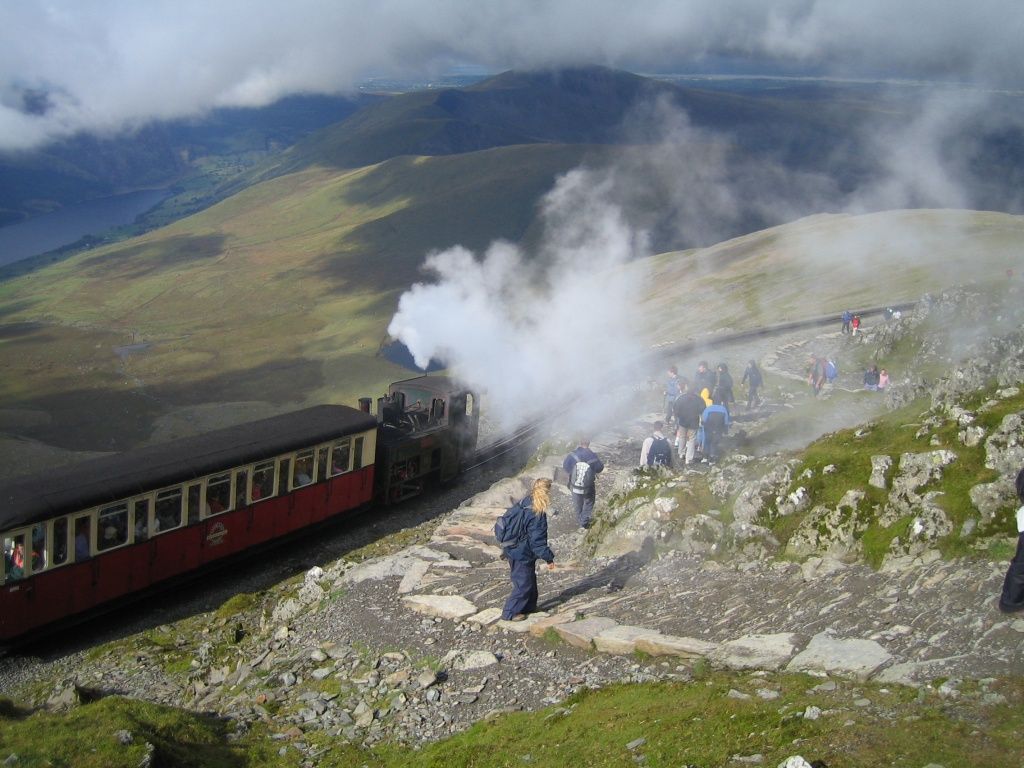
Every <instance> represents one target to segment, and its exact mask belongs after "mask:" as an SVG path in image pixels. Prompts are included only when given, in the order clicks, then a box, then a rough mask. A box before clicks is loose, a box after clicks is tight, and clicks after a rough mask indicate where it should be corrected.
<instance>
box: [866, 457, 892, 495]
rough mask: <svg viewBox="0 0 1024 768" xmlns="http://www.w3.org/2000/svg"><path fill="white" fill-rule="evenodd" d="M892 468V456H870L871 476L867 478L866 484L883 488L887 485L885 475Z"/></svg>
mask: <svg viewBox="0 0 1024 768" xmlns="http://www.w3.org/2000/svg"><path fill="white" fill-rule="evenodd" d="M891 468H892V456H886V455H884V454H882V455H881V456H872V457H871V477H869V478H868V485H870V486H872V487H873V488H881V489H883V490H884V489H885V488H887V487H888V482H887V481H886V475H887V474H888V473H889V470H890V469H891Z"/></svg>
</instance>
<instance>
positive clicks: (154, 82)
mask: <svg viewBox="0 0 1024 768" xmlns="http://www.w3.org/2000/svg"><path fill="white" fill-rule="evenodd" d="M1021 39H1024V4H1021V3H1019V2H1017V0H981V1H980V2H975V3H964V2H962V0H904V1H903V2H900V3H893V2H891V0H857V1H856V2H854V1H853V0H847V1H844V0H773V1H771V2H764V0H636V2H632V3H622V2H620V1H619V0H555V1H553V2H544V3H540V2H529V3H480V2H475V0H437V1H436V2H431V3H425V2H421V0H289V1H288V2H282V1H281V0H248V1H247V2H240V0H220V1H219V2H214V3H211V2H207V0H173V2H172V0H148V2H145V3H139V2H131V0H91V2H79V1H78V0H18V1H17V2H13V1H11V2H7V3H4V5H3V18H2V24H0V148H7V149H10V148H17V147H31V146H35V145H38V144H40V143H42V142H45V141H47V140H49V139H52V138H55V137H60V136H66V135H68V134H70V133H73V132H75V131H78V130H91V131H107V132H110V131H116V130H119V129H124V128H129V127H131V126H135V125H140V124H142V123H145V122H146V121H149V120H151V119H154V118H170V117H178V116H187V115H193V114H197V113H201V112H202V111H204V110H208V109H210V108H213V107H217V106H257V105H263V104H267V103H269V102H271V101H273V100H275V99H277V98H280V97H281V96H284V95H287V94H289V93H295V92H324V93H334V92H342V91H346V90H348V89H351V88H352V87H353V86H354V85H355V84H356V83H358V82H359V81H360V80H361V79H362V78H364V77H366V76H367V75H370V74H378V75H402V74H410V73H417V74H424V73H427V74H429V73H432V72H434V73H436V72H438V71H441V70H443V69H445V68H448V67H451V66H452V65H453V64H458V63H473V64H477V65H480V66H483V67H485V68H488V69H490V70H491V71H500V70H503V69H508V68H531V67H542V66H558V65H571V64H585V63H598V64H606V65H610V66H618V67H625V68H629V69H634V70H640V71H679V70H685V69H688V68H692V67H694V66H700V65H701V64H702V62H708V61H712V62H713V61H717V60H720V59H729V60H731V61H733V62H734V63H735V61H736V60H741V61H743V62H746V68H747V69H752V70H755V71H757V70H759V68H762V67H769V68H772V69H774V70H776V71H778V70H786V71H794V70H797V71H799V70H803V71H814V72H820V73H826V74H843V75H868V76H872V77H877V76H895V77H905V78H907V77H911V78H913V77H920V78H927V77H933V76H938V77H944V78H953V79H958V80H967V81H973V82H979V83H988V84H992V83H995V84H999V85H1001V86H1004V87H1006V86H1008V87H1013V88H1020V86H1021V83H1022V82H1024V57H1021V56H1020V55H1019V51H1020V40H1021ZM30 93H45V94H47V95H48V102H49V105H48V108H47V109H45V110H33V109H31V108H27V105H26V103H25V101H26V99H25V95H26V94H30Z"/></svg>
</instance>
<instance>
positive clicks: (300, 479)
mask: <svg viewBox="0 0 1024 768" xmlns="http://www.w3.org/2000/svg"><path fill="white" fill-rule="evenodd" d="M309 470H310V466H309V462H308V461H296V462H295V479H294V482H293V485H294V486H295V487H296V488H299V487H301V486H303V485H309V484H310V483H312V482H313V478H312V476H311V475H310V472H309Z"/></svg>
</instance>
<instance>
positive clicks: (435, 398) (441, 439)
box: [376, 376, 480, 504]
mask: <svg viewBox="0 0 1024 768" xmlns="http://www.w3.org/2000/svg"><path fill="white" fill-rule="evenodd" d="M377 420H378V423H379V425H380V430H379V435H378V440H377V468H378V470H377V476H376V477H377V497H378V498H379V499H380V500H381V501H382V502H384V503H386V504H391V503H394V502H397V501H401V500H402V499H408V498H410V497H412V496H416V495H418V494H420V493H422V492H423V490H424V488H425V487H426V486H427V485H428V484H430V483H440V482H447V481H449V480H453V479H454V478H455V477H456V476H457V475H458V474H459V472H460V471H461V469H462V467H463V466H464V465H465V464H466V463H467V462H468V460H469V459H470V458H471V457H472V455H473V452H474V451H475V450H476V441H477V434H478V432H479V425H480V413H479V408H478V402H477V398H476V395H475V394H474V393H472V392H470V391H469V390H467V389H466V388H465V387H462V386H461V385H459V384H457V383H456V382H455V381H454V380H453V379H451V378H449V377H447V376H417V377H416V378H412V379H406V380H405V381H398V382H395V383H394V384H392V385H391V386H390V387H388V391H387V394H386V395H384V396H383V397H381V398H379V399H378V400H377Z"/></svg>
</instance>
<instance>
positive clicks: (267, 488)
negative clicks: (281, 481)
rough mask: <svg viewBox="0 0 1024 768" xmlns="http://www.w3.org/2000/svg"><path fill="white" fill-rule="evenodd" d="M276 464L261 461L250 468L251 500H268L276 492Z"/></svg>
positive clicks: (272, 461) (274, 462)
mask: <svg viewBox="0 0 1024 768" xmlns="http://www.w3.org/2000/svg"><path fill="white" fill-rule="evenodd" d="M276 467H277V462H276V461H274V460H271V461H261V462H260V463H259V464H255V465H254V466H253V468H252V500H253V501H259V500H260V499H269V498H270V497H271V496H273V495H274V493H275V492H276V490H277V488H276V483H275V482H274V481H275V480H276V479H277V473H276V472H275V469H276Z"/></svg>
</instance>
